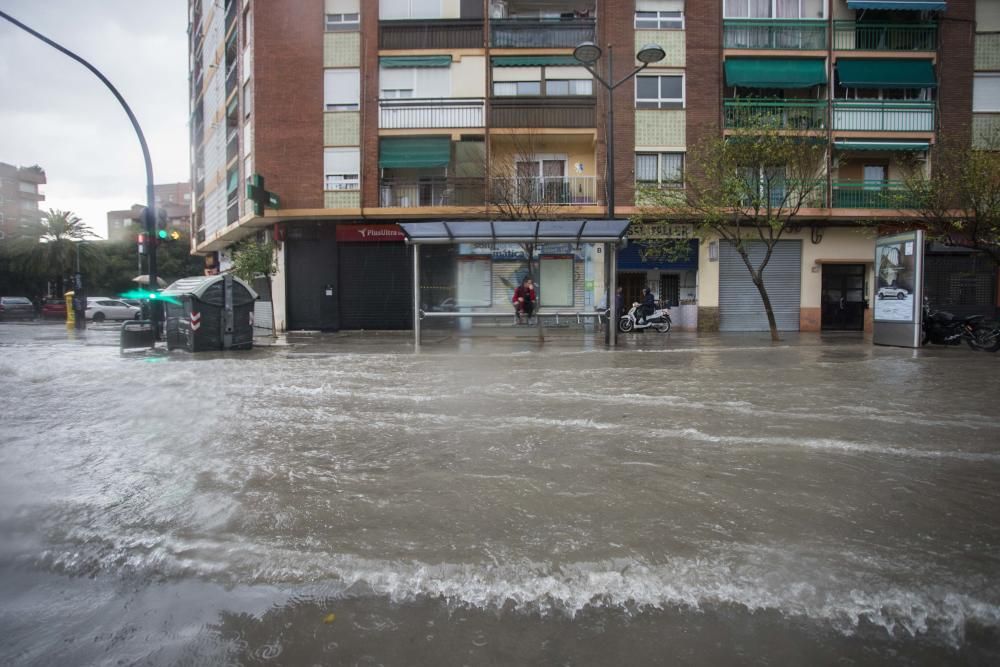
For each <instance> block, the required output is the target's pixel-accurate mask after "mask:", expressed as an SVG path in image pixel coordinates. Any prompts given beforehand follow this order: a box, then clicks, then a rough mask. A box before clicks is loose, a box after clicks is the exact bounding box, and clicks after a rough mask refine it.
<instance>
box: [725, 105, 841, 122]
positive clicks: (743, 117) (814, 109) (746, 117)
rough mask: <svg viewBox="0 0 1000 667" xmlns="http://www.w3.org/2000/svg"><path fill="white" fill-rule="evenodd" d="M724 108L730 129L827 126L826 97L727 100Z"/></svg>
mask: <svg viewBox="0 0 1000 667" xmlns="http://www.w3.org/2000/svg"><path fill="white" fill-rule="evenodd" d="M723 108H724V110H725V118H726V128H727V129H742V128H757V127H768V128H774V129H780V130H822V129H825V128H826V127H827V120H826V108H827V107H826V102H824V101H822V100H752V99H740V100H725V101H724V102H723Z"/></svg>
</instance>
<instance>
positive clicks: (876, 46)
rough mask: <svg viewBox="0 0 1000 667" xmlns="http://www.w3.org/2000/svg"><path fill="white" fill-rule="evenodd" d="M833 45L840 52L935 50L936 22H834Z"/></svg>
mask: <svg viewBox="0 0 1000 667" xmlns="http://www.w3.org/2000/svg"><path fill="white" fill-rule="evenodd" d="M833 48H834V49H835V50H840V51H935V50H937V25H936V24H934V23H918V24H909V25H907V24H897V23H855V22H854V21H834V22H833Z"/></svg>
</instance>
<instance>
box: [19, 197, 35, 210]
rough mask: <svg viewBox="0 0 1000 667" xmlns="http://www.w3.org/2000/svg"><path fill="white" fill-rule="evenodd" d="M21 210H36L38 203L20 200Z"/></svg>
mask: <svg viewBox="0 0 1000 667" xmlns="http://www.w3.org/2000/svg"><path fill="white" fill-rule="evenodd" d="M21 208H25V209H28V210H31V209H34V208H38V202H34V201H31V200H30V199H22V200H21Z"/></svg>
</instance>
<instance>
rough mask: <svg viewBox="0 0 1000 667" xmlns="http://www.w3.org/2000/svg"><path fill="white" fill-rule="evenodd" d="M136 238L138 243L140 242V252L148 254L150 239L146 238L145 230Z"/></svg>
mask: <svg viewBox="0 0 1000 667" xmlns="http://www.w3.org/2000/svg"><path fill="white" fill-rule="evenodd" d="M135 240H136V243H138V244H139V254H140V255H145V254H146V248H147V247H148V243H149V239H147V238H146V233H145V232H139V235H138V236H137V237H136V239H135Z"/></svg>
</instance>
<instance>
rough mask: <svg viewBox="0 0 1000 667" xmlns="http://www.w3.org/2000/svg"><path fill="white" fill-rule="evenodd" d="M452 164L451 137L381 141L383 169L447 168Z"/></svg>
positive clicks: (402, 138)
mask: <svg viewBox="0 0 1000 667" xmlns="http://www.w3.org/2000/svg"><path fill="white" fill-rule="evenodd" d="M450 162H451V138H450V137H385V138H384V139H382V140H381V141H379V147H378V166H379V167H381V168H383V169H384V168H394V169H402V168H419V167H445V166H447V165H448V164H449V163H450Z"/></svg>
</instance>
